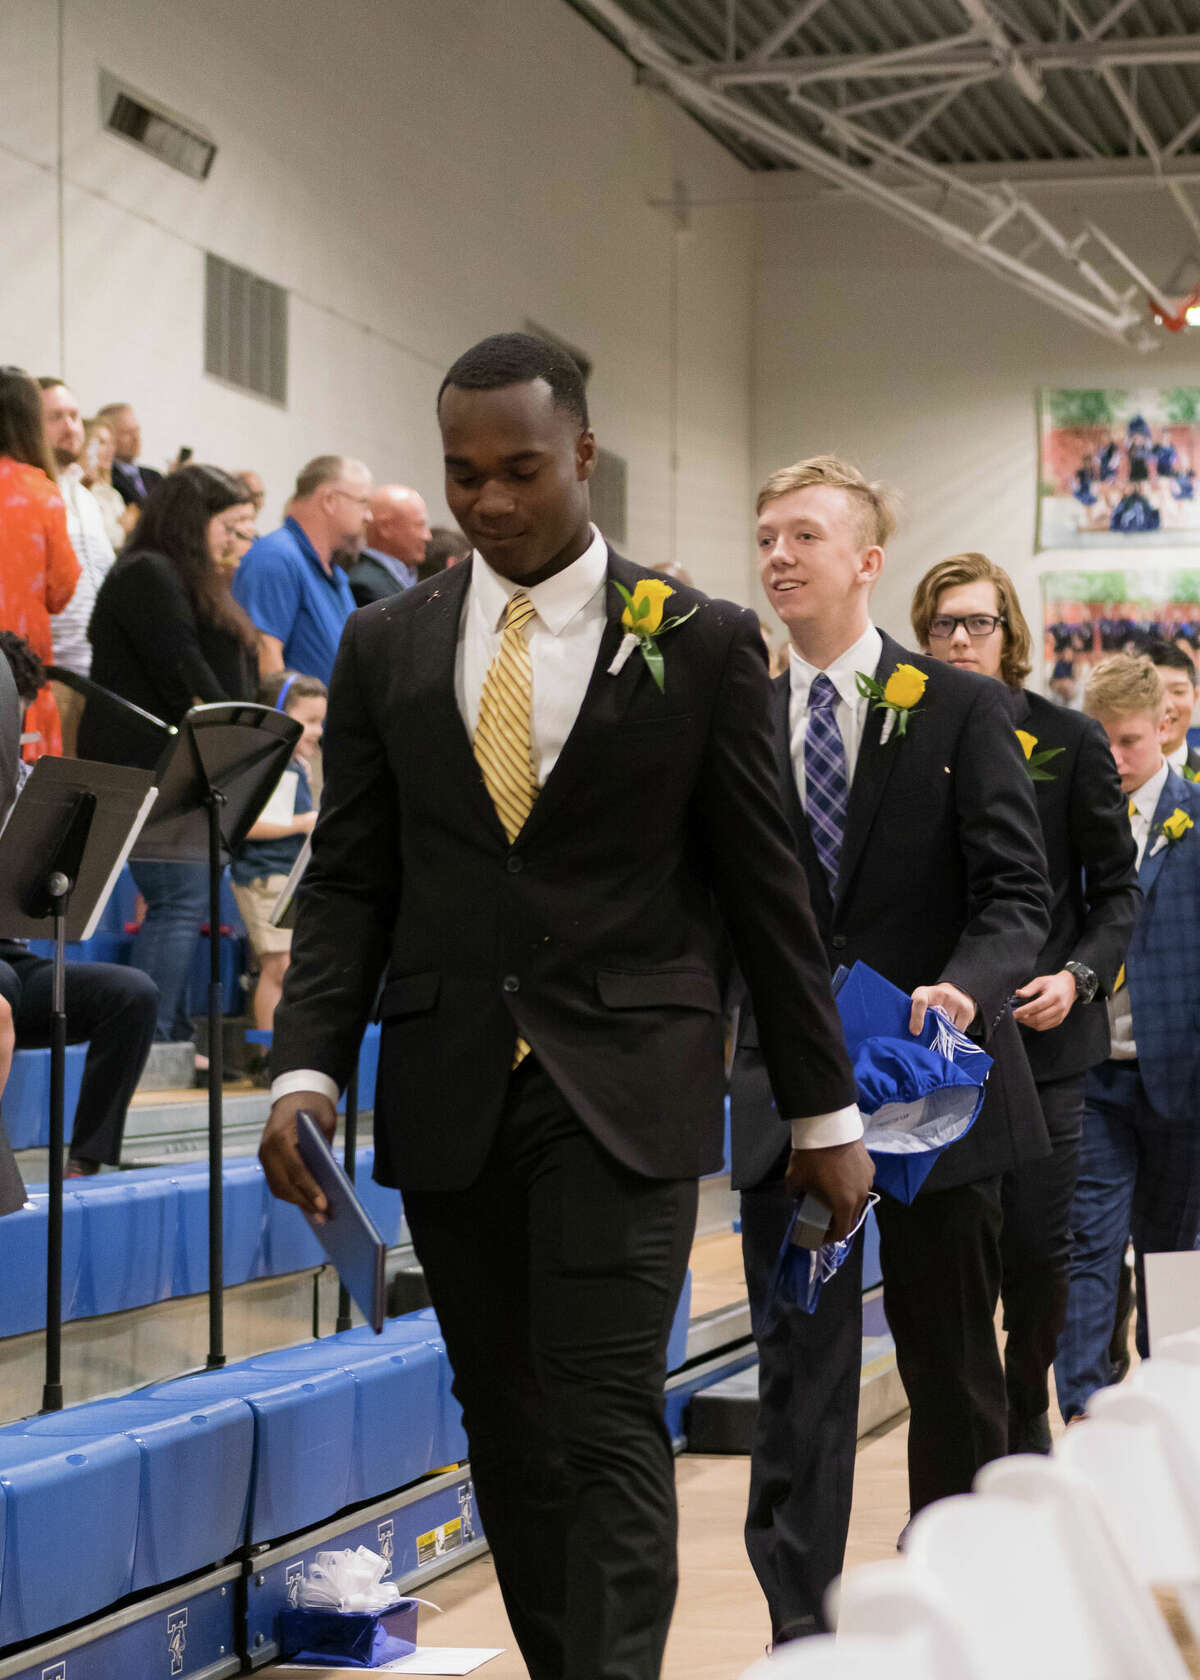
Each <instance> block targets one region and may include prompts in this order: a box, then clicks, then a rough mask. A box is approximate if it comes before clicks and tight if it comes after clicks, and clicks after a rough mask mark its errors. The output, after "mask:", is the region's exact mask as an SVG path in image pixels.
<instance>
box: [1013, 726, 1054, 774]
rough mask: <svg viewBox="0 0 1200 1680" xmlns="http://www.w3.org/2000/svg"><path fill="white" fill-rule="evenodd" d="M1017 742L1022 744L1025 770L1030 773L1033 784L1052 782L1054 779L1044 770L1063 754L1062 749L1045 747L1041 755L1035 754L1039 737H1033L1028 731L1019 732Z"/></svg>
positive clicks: (1020, 730) (1019, 730) (1021, 730)
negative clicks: (1053, 759) (1051, 761)
mask: <svg viewBox="0 0 1200 1680" xmlns="http://www.w3.org/2000/svg"><path fill="white" fill-rule="evenodd" d="M1016 733H1017V740H1018V741H1020V743H1021V751H1022V752H1023V753H1024V754H1025V768H1026V770H1027V771H1028V772H1029V780H1030V781H1031V782H1052V781H1053V780H1054V777H1053V776H1052V775H1051V774H1050V772H1049V771H1048V770H1047V769H1045V768H1044V766H1045V765H1047V764H1049V762H1050V760H1051V759H1052V758H1057V757H1058V755H1059V753H1060V752H1062V750H1063V749H1062V748H1061V747H1043V749H1042V751H1041V752H1040V753H1035V752H1034V750H1033V749H1034V748H1035V747H1036V746H1037V736H1036V735H1031V734H1030V733H1029V731H1028V730H1027V729H1018V730H1017V732H1016Z"/></svg>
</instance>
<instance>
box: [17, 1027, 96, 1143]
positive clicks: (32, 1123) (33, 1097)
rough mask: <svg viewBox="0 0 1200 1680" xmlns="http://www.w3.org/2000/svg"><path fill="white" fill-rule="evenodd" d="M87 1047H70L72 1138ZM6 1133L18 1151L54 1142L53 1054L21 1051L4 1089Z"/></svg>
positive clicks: (67, 1118)
mask: <svg viewBox="0 0 1200 1680" xmlns="http://www.w3.org/2000/svg"><path fill="white" fill-rule="evenodd" d="M86 1056H87V1045H86V1044H72V1045H69V1046H68V1047H67V1084H66V1093H65V1095H66V1102H65V1105H64V1130H65V1134H66V1136H67V1137H68V1138H69V1137H70V1136H71V1127H72V1126H73V1125H74V1124H75V1108H76V1105H77V1104H78V1102H79V1087H80V1084H81V1083H82V1080H83V1064H84V1060H85V1058H86ZM2 1112H3V1115H4V1130H5V1132H6V1133H7V1134H8V1141H9V1143H11V1144H12V1146H13V1148H14V1149H45V1147H46V1145H47V1144H48V1143H49V1142H50V1052H49V1050H18V1051H17V1053H16V1054H15V1055H14V1057H13V1061H12V1072H11V1073H10V1074H9V1076H8V1084H7V1085H6V1086H5V1087H4V1103H3V1110H2Z"/></svg>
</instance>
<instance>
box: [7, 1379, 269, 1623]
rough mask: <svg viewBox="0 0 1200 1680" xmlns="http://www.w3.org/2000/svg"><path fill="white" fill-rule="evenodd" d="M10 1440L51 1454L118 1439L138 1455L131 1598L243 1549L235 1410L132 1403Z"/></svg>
mask: <svg viewBox="0 0 1200 1680" xmlns="http://www.w3.org/2000/svg"><path fill="white" fill-rule="evenodd" d="M14 1433H19V1434H23V1435H25V1436H28V1437H29V1438H30V1439H33V1440H43V1441H54V1442H55V1444H56V1446H57V1438H58V1437H65V1436H72V1437H74V1438H75V1439H77V1440H78V1439H84V1438H89V1439H90V1438H93V1437H97V1436H109V1435H124V1436H125V1437H126V1438H127V1439H128V1440H130V1441H132V1443H133V1445H134V1446H135V1447H136V1448H137V1449H138V1453H139V1455H140V1465H139V1481H138V1520H137V1544H136V1547H135V1550H134V1557H133V1576H132V1584H131V1589H130V1590H131V1591H133V1592H142V1591H144V1590H146V1589H148V1588H150V1587H156V1586H160V1585H162V1583H163V1582H165V1581H174V1580H178V1579H179V1578H180V1577H181V1576H183V1575H191V1574H193V1573H195V1571H197V1570H199V1569H207V1568H209V1567H211V1566H212V1565H213V1564H216V1563H219V1562H220V1561H221V1560H222V1559H223V1558H226V1557H228V1556H230V1554H231V1553H233V1552H235V1551H237V1550H238V1548H239V1547H240V1546H241V1545H242V1544H243V1542H244V1539H245V1534H246V1519H247V1512H248V1510H249V1503H250V1474H251V1468H252V1463H253V1456H254V1414H253V1412H252V1411H251V1410H250V1407H249V1406H248V1405H247V1404H246V1402H245V1401H244V1400H240V1399H233V1398H229V1399H222V1400H217V1399H212V1398H210V1399H208V1400H206V1401H205V1403H204V1406H203V1408H202V1409H199V1408H197V1407H196V1406H195V1405H194V1404H191V1405H184V1404H183V1403H182V1401H179V1400H173V1401H171V1400H162V1399H148V1398H147V1397H146V1396H145V1395H143V1394H133V1395H130V1396H129V1397H128V1398H127V1399H122V1400H94V1401H91V1402H89V1403H88V1404H87V1405H83V1406H72V1407H71V1408H70V1409H69V1410H68V1411H65V1412H51V1413H50V1414H48V1415H47V1416H45V1417H37V1418H31V1419H29V1420H28V1421H27V1422H25V1423H23V1424H20V1425H18V1426H17V1427H16V1429H15V1430H14ZM2 1442H3V1437H2V1436H0V1446H2ZM71 1555H72V1557H74V1547H72V1554H71Z"/></svg>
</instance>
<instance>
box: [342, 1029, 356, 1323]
mask: <svg viewBox="0 0 1200 1680" xmlns="http://www.w3.org/2000/svg"><path fill="white" fill-rule="evenodd" d="M343 1159H344V1161H345V1166H346V1177H347V1178H348V1179H349V1180H350V1182H351V1184H353V1183H354V1172H355V1168H356V1166H357V1164H358V1063H357V1061H356V1062H355V1064H354V1067H353V1068H352V1069H351V1072H350V1077H349V1079H347V1081H346V1144H345V1155H344V1157H343ZM351 1323H352V1320H351V1316H350V1291H349V1290H348V1289H347V1288H346V1286H345V1284H339V1285H338V1313H337V1328H338V1330H349V1328H350V1325H351Z"/></svg>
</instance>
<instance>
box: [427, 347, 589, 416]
mask: <svg viewBox="0 0 1200 1680" xmlns="http://www.w3.org/2000/svg"><path fill="white" fill-rule="evenodd" d="M535 379H544V380H545V381H546V384H547V385H549V387H550V392H551V395H552V396H553V398H554V401H555V403H556V404H557V406H558V407H559V408H563V409H566V411H567V413H568V414H569V415H570V416H571V417H572V419H574V420H577V421H578V422H579V427H580V430H581V431H587V429H588V408H587V395H586V393H585V391H584V388H583V374H582V373H581V372H580V371H579V364H578V363H577V362H576V361H575V360H574V358H573V357H571V356H569V355H568V354H567V352H566V351H565V350H560V349H559V347H558V345H557V344H550V343H548V342H547V340H546V339H544V338H535V337H534V336H533V334H532V333H494V334H493V335H492V337H491V338H484V339H481V340H480V342H479V343H478V344H473V345H472V346H471V348H470V349H469V350H466V351H464V352H463V354H462V355H461V356H460V357H459V358H458V360H457V361H456V362H455V364H454V366H453V367H452V368H451V369H450V372H449V373H448V374H447V375H446V377H445V379H443V380H442V383H441V385H440V386H439V387H438V394H437V406H438V407H439V408H440V407H441V405H442V395H443V393H444V391H445V389H446V387H447V385H453V386H455V387H456V388H457V389H458V390H460V391H502V390H503V389H504V388H505V387H506V386H508V385H529V384H531V383H532V382H533V381H534V380H535Z"/></svg>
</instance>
